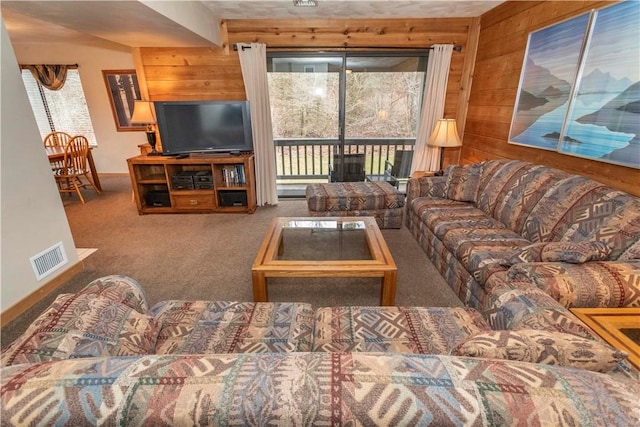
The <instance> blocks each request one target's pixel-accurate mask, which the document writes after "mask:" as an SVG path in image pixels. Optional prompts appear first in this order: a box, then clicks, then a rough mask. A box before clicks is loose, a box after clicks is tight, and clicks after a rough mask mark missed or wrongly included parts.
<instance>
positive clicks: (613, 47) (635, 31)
mask: <svg viewBox="0 0 640 427" xmlns="http://www.w3.org/2000/svg"><path fill="white" fill-rule="evenodd" d="M639 46H640V2H638V1H637V0H634V1H626V2H623V3H619V4H616V5H615V6H610V7H607V8H605V9H602V10H599V11H598V14H597V18H596V25H595V27H594V31H593V37H592V42H591V44H590V46H589V50H588V60H587V62H586V68H585V70H584V74H585V75H588V74H589V73H590V72H591V71H593V70H594V69H595V68H599V69H600V70H606V71H608V72H610V73H611V74H612V75H613V76H614V77H615V78H617V79H621V78H623V77H626V78H628V79H630V80H631V81H634V82H635V81H638V80H640V59H639V54H640V52H639V50H638V49H639ZM612 64H615V68H614V67H612Z"/></svg>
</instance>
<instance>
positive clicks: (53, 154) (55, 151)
mask: <svg viewBox="0 0 640 427" xmlns="http://www.w3.org/2000/svg"><path fill="white" fill-rule="evenodd" d="M45 150H46V151H47V156H48V157H49V162H54V163H55V162H57V161H61V160H62V159H64V147H45ZM92 150H93V148H92V147H89V153H88V154H87V163H89V170H90V171H91V179H93V183H94V184H95V186H96V188H97V189H98V190H99V191H102V186H101V185H100V177H99V176H98V171H97V170H96V164H95V162H94V161H93V155H92V154H91V151H92Z"/></svg>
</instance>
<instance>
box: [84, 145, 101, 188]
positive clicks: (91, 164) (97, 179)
mask: <svg viewBox="0 0 640 427" xmlns="http://www.w3.org/2000/svg"><path fill="white" fill-rule="evenodd" d="M87 162H88V163H89V169H91V179H93V183H94V184H95V186H96V188H97V189H98V190H100V191H102V185H100V177H99V176H98V170H97V169H96V164H95V162H94V161H93V155H92V154H91V150H89V153H88V154H87Z"/></svg>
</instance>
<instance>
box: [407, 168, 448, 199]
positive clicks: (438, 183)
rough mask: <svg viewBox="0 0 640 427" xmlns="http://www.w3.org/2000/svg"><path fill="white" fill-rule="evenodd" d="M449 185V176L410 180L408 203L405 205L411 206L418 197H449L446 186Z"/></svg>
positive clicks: (408, 184) (408, 182) (408, 183)
mask: <svg viewBox="0 0 640 427" xmlns="http://www.w3.org/2000/svg"><path fill="white" fill-rule="evenodd" d="M446 184H447V176H446V175H445V176H424V177H420V178H409V180H408V181H407V201H406V202H405V205H407V206H408V205H409V204H410V203H411V200H412V199H417V198H418V197H440V198H442V199H444V198H446V197H447V193H446V191H445V186H446Z"/></svg>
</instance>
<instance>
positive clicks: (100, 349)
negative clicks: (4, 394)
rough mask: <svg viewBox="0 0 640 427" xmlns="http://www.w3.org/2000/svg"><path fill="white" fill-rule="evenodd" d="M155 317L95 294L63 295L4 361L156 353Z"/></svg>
mask: <svg viewBox="0 0 640 427" xmlns="http://www.w3.org/2000/svg"><path fill="white" fill-rule="evenodd" d="M158 331H159V328H158V325H157V322H156V320H155V319H154V318H153V317H151V316H148V315H145V314H141V313H139V312H138V311H136V310H135V309H134V308H132V307H129V306H127V305H125V304H122V303H120V302H117V301H113V300H111V299H109V298H105V297H102V296H99V295H96V294H63V295H60V296H58V298H56V300H55V301H54V302H53V303H52V305H51V306H50V307H49V309H48V310H46V311H45V312H44V313H43V314H42V315H40V316H39V317H38V319H36V321H34V323H33V324H32V325H31V326H29V328H28V329H27V330H26V332H25V333H24V334H22V335H21V336H20V337H19V338H18V339H17V340H16V341H14V342H13V343H12V344H11V346H10V347H9V348H8V349H7V350H6V351H3V353H2V365H3V366H5V365H15V364H19V363H33V362H41V361H48V360H58V359H72V358H78V357H99V356H134V355H141V354H153V353H154V349H155V343H156V339H157V335H158Z"/></svg>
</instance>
